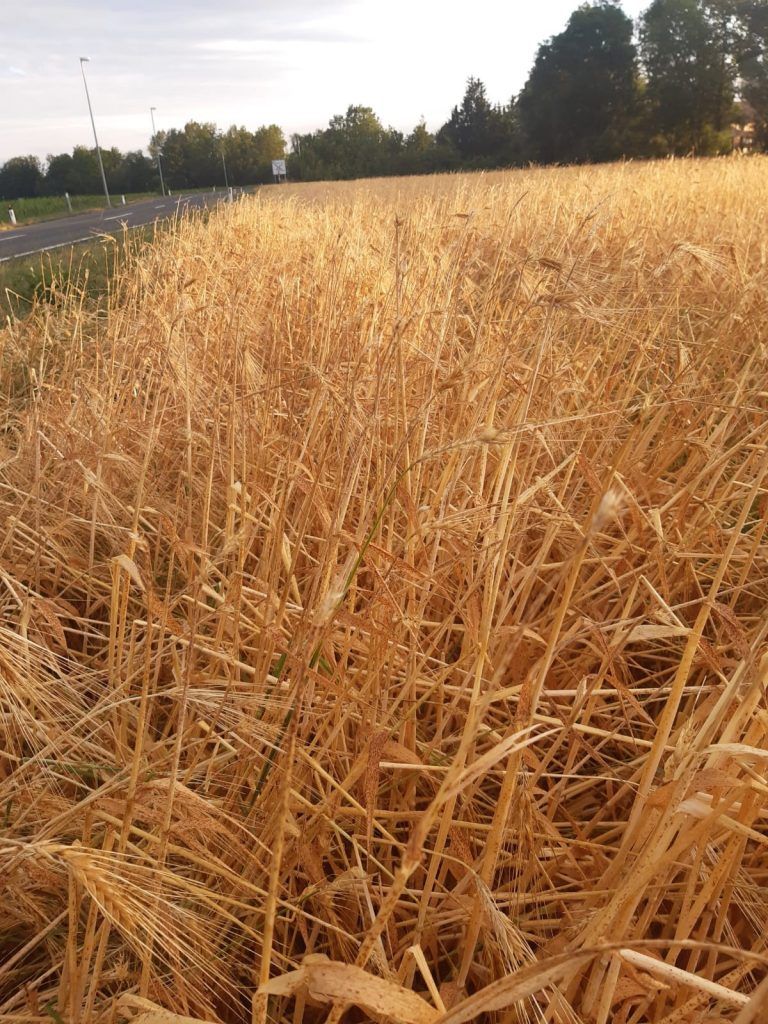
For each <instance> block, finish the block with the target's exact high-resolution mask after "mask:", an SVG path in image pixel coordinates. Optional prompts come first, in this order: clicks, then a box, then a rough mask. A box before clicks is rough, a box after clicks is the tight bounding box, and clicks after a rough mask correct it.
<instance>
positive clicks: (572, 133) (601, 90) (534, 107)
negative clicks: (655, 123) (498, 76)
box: [519, 0, 638, 163]
mask: <svg viewBox="0 0 768 1024" xmlns="http://www.w3.org/2000/svg"><path fill="white" fill-rule="evenodd" d="M636 65H637V54H636V50H635V46H634V43H633V41H632V22H631V21H630V19H629V18H628V17H627V16H626V15H625V14H624V12H623V11H622V10H621V9H620V8H619V7H617V6H616V5H615V4H614V3H611V2H609V0H599V2H597V3H594V4H589V5H584V6H582V7H580V8H579V9H578V10H577V11H574V13H573V14H572V15H571V18H570V20H569V22H568V25H567V26H566V28H565V30H564V31H563V32H561V33H560V34H559V35H556V36H554V37H553V38H552V39H550V40H549V41H548V42H546V43H543V44H542V45H541V46H540V47H539V51H538V54H537V56H536V60H535V63H534V66H533V69H532V70H531V73H530V76H529V78H528V81H527V82H526V85H525V88H524V89H523V91H522V93H521V95H520V101H519V105H520V116H521V120H522V124H523V128H524V130H525V134H526V138H527V142H528V147H529V152H530V154H531V156H532V157H533V158H534V159H535V160H537V161H539V162H541V163H553V162H579V161H597V160H613V159H616V158H617V157H619V156H621V155H622V154H623V153H625V152H626V149H627V140H628V138H629V136H630V135H631V132H632V126H633V119H634V117H635V116H636V112H637V100H638V86H637V67H636Z"/></svg>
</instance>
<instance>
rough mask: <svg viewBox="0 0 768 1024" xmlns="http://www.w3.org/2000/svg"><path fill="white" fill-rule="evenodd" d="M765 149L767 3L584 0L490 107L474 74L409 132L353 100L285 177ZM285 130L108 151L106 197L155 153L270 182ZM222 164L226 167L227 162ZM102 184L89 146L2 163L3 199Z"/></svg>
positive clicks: (206, 171) (190, 133) (147, 184)
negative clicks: (440, 115)
mask: <svg viewBox="0 0 768 1024" xmlns="http://www.w3.org/2000/svg"><path fill="white" fill-rule="evenodd" d="M734 124H736V125H739V124H741V125H742V126H746V125H747V124H749V125H750V132H749V134H747V133H746V132H744V133H743V136H742V137H744V138H748V139H749V143H750V145H751V147H752V148H754V149H762V150H767V149H768V3H766V0H653V2H652V3H651V4H650V6H649V7H648V8H647V9H646V10H645V12H644V13H643V14H642V15H641V17H640V19H639V20H638V22H637V24H636V25H635V24H633V22H632V21H631V19H630V18H629V17H627V15H626V14H625V13H624V11H623V10H622V9H621V7H620V5H619V3H618V2H617V0H592V2H590V3H585V4H582V5H581V6H580V7H579V8H578V9H577V10H575V11H574V12H573V14H572V15H571V17H570V19H569V21H568V24H567V25H566V27H565V28H564V30H563V31H562V32H560V33H559V34H557V35H555V36H553V37H552V38H551V39H548V40H547V41H546V42H544V43H542V44H541V45H540V46H539V48H538V52H537V54H536V58H535V60H534V64H533V67H532V68H531V71H530V73H529V75H528V80H527V81H526V83H525V85H524V87H523V88H522V90H521V91H520V93H519V94H518V95H516V96H512V97H511V98H510V99H509V101H508V102H507V103H504V104H492V103H491V102H490V101H489V99H488V97H487V94H486V90H485V87H484V85H483V83H482V81H481V80H480V79H477V78H471V79H470V80H469V82H468V83H467V88H466V91H465V93H464V96H463V98H462V99H461V101H460V103H459V104H458V105H457V106H455V107H454V108H453V110H452V112H451V115H450V117H449V119H448V120H447V121H446V123H445V124H444V125H443V126H442V127H441V128H440V129H439V130H438V131H436V132H430V131H429V130H428V128H427V126H426V125H425V124H424V122H423V121H422V122H420V123H419V124H417V125H416V127H415V128H414V129H413V131H411V132H410V133H408V134H405V133H403V132H400V131H397V130H395V129H393V128H387V127H384V125H383V124H382V123H381V121H380V119H379V118H378V116H377V115H376V114H375V112H374V111H373V110H372V109H371V108H370V107H366V106H357V105H352V106H350V107H349V108H348V109H347V111H346V113H345V114H338V115H336V116H334V117H332V118H331V120H330V122H329V124H328V127H327V128H323V129H319V130H318V131H314V132H308V133H305V134H296V135H293V136H292V137H291V140H290V141H291V145H290V152H289V153H288V155H287V160H288V176H289V178H292V179H294V180H303V181H313V180H319V179H328V178H357V177H368V176H375V175H387V174H420V173H430V172H434V171H446V170H459V169H472V168H491V167H504V166H515V165H521V164H524V163H528V162H536V163H545V164H546V163H581V162H597V161H605V160H615V159H618V158H621V157H639V158H644V157H662V156H669V155H687V154H698V155H712V154H717V153H723V152H727V151H729V150H730V149H732V148H733V144H734V140H733V135H734V133H733V125H734ZM285 151H286V144H285V140H284V137H283V133H282V131H281V129H280V128H279V127H278V126H277V125H269V126H266V127H263V128H259V129H257V130H256V131H255V132H250V131H248V130H247V129H246V128H238V127H236V126H232V127H231V128H230V129H229V130H228V131H227V132H224V133H220V132H219V131H218V130H217V128H216V126H215V125H213V124H200V123H198V122H194V121H193V122H190V123H189V124H187V125H185V127H184V128H183V129H181V130H176V129H174V130H172V131H169V132H159V133H157V135H155V136H154V137H153V138H152V140H151V142H150V146H149V156H146V155H145V154H143V153H141V152H132V153H124V154H123V153H120V152H119V150H116V149H110V150H105V151H103V155H104V167H105V173H106V176H107V181H108V183H109V185H110V188H111V189H112V191H114V192H141V191H150V190H154V189H156V188H157V187H158V185H159V182H158V178H157V167H156V157H157V155H158V152H159V153H160V155H161V161H162V166H163V172H164V175H165V178H166V184H168V185H169V186H170V187H172V188H195V187H209V186H211V185H219V184H221V185H223V184H224V183H225V175H226V179H227V182H228V184H230V185H247V184H254V183H258V182H264V181H269V180H271V161H272V160H273V159H279V158H282V157H284V156H285V155H286V152H285ZM225 166H226V171H225ZM99 190H100V177H99V173H98V165H97V162H96V154H95V151H94V150H91V149H88V148H87V147H83V146H78V147H75V149H74V150H73V152H72V154H71V155H70V154H66V153H65V154H60V155H59V156H51V157H49V158H48V161H47V164H46V166H45V167H43V166H42V165H41V164H40V161H38V160H37V159H36V158H34V157H16V158H14V159H12V160H9V161H8V162H7V163H6V164H5V165H3V167H2V168H0V196H3V197H6V198H14V197H20V196H26V195H46V194H60V193H61V192H64V191H68V192H70V194H73V195H75V194H78V193H91V192H98V191H99Z"/></svg>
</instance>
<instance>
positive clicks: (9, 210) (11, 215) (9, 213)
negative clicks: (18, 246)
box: [8, 206, 16, 224]
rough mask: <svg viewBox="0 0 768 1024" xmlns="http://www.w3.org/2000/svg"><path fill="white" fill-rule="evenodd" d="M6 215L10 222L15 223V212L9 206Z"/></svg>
mask: <svg viewBox="0 0 768 1024" xmlns="http://www.w3.org/2000/svg"><path fill="white" fill-rule="evenodd" d="M8 217H9V219H10V222H11V224H15V223H16V214H15V213H14V212H13V210H12V209H11V208H10V206H9V207H8Z"/></svg>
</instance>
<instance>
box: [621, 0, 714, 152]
mask: <svg viewBox="0 0 768 1024" xmlns="http://www.w3.org/2000/svg"><path fill="white" fill-rule="evenodd" d="M708 13H709V14H710V15H711V13H712V12H711V11H710V12H708V11H707V8H706V7H705V5H704V4H703V3H701V2H699V0H653V3H652V4H651V6H650V7H649V8H648V10H647V11H646V12H645V13H644V15H643V17H642V19H641V22H640V33H639V37H640V52H641V56H642V63H643V68H644V70H645V74H646V77H647V82H648V87H647V98H648V103H649V115H650V121H651V123H652V124H653V126H654V127H655V129H656V132H657V134H658V136H660V137H661V138H664V139H665V140H666V145H667V149H668V151H669V152H670V153H687V152H691V151H693V152H697V153H700V154H704V153H711V152H716V151H717V149H718V141H717V140H718V133H719V132H721V131H723V130H724V129H725V127H726V126H727V124H728V113H729V112H730V109H731V107H732V105H733V74H734V72H733V66H732V62H731V60H730V59H729V58H728V56H727V54H726V53H725V51H724V50H723V43H724V35H723V31H722V29H723V26H720V31H718V28H717V26H716V23H715V20H714V19H713V18H712V17H711V16H710V17H708Z"/></svg>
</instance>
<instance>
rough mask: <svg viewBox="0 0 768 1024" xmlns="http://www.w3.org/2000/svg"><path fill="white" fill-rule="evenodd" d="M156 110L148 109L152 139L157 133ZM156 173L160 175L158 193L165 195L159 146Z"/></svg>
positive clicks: (158, 148) (155, 108) (153, 108)
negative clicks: (150, 118)
mask: <svg viewBox="0 0 768 1024" xmlns="http://www.w3.org/2000/svg"><path fill="white" fill-rule="evenodd" d="M156 110H157V107H150V108H149V113H150V115H151V117H152V138H154V137H155V136H156V135H157V132H156V131H155V111H156ZM157 171H158V174H159V175H160V191H161V192H162V193H163V195H165V183H164V182H163V165H162V164H161V163H160V147H159V146H158V147H157Z"/></svg>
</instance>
